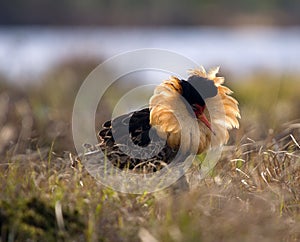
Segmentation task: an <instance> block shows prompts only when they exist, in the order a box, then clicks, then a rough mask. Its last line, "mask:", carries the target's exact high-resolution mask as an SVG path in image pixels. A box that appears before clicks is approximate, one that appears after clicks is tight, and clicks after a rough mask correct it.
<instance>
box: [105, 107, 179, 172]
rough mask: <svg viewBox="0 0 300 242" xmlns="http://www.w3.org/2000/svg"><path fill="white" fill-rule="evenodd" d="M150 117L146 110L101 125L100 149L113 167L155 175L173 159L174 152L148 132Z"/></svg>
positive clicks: (153, 133) (153, 132) (149, 130)
mask: <svg viewBox="0 0 300 242" xmlns="http://www.w3.org/2000/svg"><path fill="white" fill-rule="evenodd" d="M149 116H150V111H149V109H148V108H146V109H142V110H139V111H136V112H133V113H130V114H125V115H122V116H120V117H117V118H115V119H113V120H110V121H107V122H106V123H104V125H103V129H102V130H101V131H100V132H99V139H100V148H101V150H102V151H103V153H105V155H106V158H107V159H108V160H109V161H110V162H111V163H112V164H113V165H114V166H116V167H119V168H120V169H124V168H125V169H126V168H128V169H138V170H143V171H144V170H145V169H146V170H147V171H148V172H149V171H150V170H151V171H156V170H158V169H160V168H161V166H162V165H164V164H168V163H170V162H171V161H172V159H173V158H174V157H175V156H176V154H177V151H176V150H173V149H172V148H171V147H169V146H168V145H167V144H166V141H165V140H164V139H162V138H161V137H159V136H158V135H157V133H156V131H155V129H151V125H150V123H149Z"/></svg>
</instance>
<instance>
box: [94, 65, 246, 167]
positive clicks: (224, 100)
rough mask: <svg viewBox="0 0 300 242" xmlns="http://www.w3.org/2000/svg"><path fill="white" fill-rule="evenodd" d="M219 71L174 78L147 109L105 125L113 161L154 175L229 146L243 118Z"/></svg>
mask: <svg viewBox="0 0 300 242" xmlns="http://www.w3.org/2000/svg"><path fill="white" fill-rule="evenodd" d="M218 71H219V68H214V69H211V70H210V71H209V72H206V71H205V69H204V68H203V67H201V68H199V69H195V70H192V71H190V75H189V77H188V79H187V80H181V79H179V78H177V77H175V76H172V77H170V78H169V79H168V80H165V81H163V82H162V83H161V84H160V85H158V86H157V87H156V88H155V90H154V93H153V96H152V97H151V98H150V100H149V106H148V107H147V108H144V109H141V110H137V111H135V112H132V113H129V114H124V115H122V116H119V117H117V118H114V119H112V120H109V121H107V122H105V123H104V124H103V125H102V129H101V130H100V132H99V137H98V138H99V141H100V142H99V147H100V148H101V150H102V151H103V153H104V154H105V155H106V157H107V159H108V160H109V161H111V162H112V164H113V165H114V166H116V167H118V168H120V169H132V170H135V169H137V170H141V169H143V170H147V171H152V172H153V171H157V170H159V169H161V168H162V167H163V166H165V165H166V164H169V163H171V162H172V160H173V159H174V158H175V157H177V155H178V154H179V153H180V156H179V157H180V159H182V162H184V159H185V158H186V157H187V156H188V155H189V154H191V153H194V154H195V155H197V154H201V153H203V152H205V151H206V150H207V149H209V148H212V147H214V146H221V145H223V144H226V143H227V141H228V138H229V133H228V130H230V129H232V128H239V122H238V118H240V112H239V108H238V102H237V100H236V99H234V98H233V97H232V96H230V95H231V94H232V91H231V90H230V89H229V88H228V87H226V86H224V85H223V83H224V77H219V76H217V73H218Z"/></svg>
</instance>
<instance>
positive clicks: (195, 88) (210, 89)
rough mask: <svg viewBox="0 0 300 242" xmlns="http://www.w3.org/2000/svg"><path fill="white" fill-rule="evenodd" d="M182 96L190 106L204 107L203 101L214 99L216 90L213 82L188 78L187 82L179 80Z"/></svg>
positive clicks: (198, 77)
mask: <svg viewBox="0 0 300 242" xmlns="http://www.w3.org/2000/svg"><path fill="white" fill-rule="evenodd" d="M181 86H182V96H183V97H184V98H185V99H186V101H187V102H188V103H189V104H190V105H193V104H199V105H200V106H204V105H205V101H204V100H205V99H206V98H210V97H214V96H216V95H217V93H218V89H217V87H216V86H215V84H214V82H213V81H211V80H208V79H206V78H203V77H200V76H196V75H193V76H190V77H189V78H188V80H187V81H185V80H181Z"/></svg>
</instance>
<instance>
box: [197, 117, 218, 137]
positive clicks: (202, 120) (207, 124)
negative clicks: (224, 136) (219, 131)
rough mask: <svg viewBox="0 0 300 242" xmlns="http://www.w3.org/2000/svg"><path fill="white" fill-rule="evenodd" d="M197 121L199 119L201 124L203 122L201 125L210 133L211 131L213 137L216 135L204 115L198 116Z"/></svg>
mask: <svg viewBox="0 0 300 242" xmlns="http://www.w3.org/2000/svg"><path fill="white" fill-rule="evenodd" d="M198 119H199V120H200V121H201V122H203V123H204V124H205V125H206V126H207V128H209V129H210V131H211V132H212V133H213V134H214V135H216V133H215V132H214V131H213V130H212V128H211V124H210V122H209V121H208V119H207V117H206V116H205V114H204V113H202V114H200V115H198Z"/></svg>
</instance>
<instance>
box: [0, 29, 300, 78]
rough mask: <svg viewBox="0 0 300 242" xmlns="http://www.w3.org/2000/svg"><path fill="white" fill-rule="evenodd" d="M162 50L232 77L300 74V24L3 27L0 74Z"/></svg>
mask: <svg viewBox="0 0 300 242" xmlns="http://www.w3.org/2000/svg"><path fill="white" fill-rule="evenodd" d="M141 48H162V49H166V50H170V51H174V52H176V53H179V54H181V55H184V56H186V57H188V58H191V59H192V60H194V61H195V62H196V63H198V64H199V65H204V66H207V67H212V66H221V68H222V70H225V71H227V72H229V73H231V74H232V75H234V76H240V75H251V74H253V73H254V72H257V71H271V72H273V73H274V74H276V75H281V74H285V73H290V72H292V73H300V28H196V27H193V28H168V27H161V28H104V27H100V28H74V27H68V28H48V27H47V28H39V27H32V28H29V27H26V28H25V27H19V28H4V27H2V28H0V74H2V75H4V76H6V77H8V78H10V79H12V80H19V79H20V77H22V79H30V80H33V81H37V80H39V77H41V75H43V74H44V73H45V72H47V71H48V70H49V68H51V67H53V66H55V65H57V64H59V63H60V62H61V61H63V60H66V59H70V58H72V57H79V56H82V57H84V56H86V57H99V58H101V59H103V60H105V59H107V58H110V57H112V56H114V55H116V54H120V53H122V52H125V51H131V50H135V49H141Z"/></svg>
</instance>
